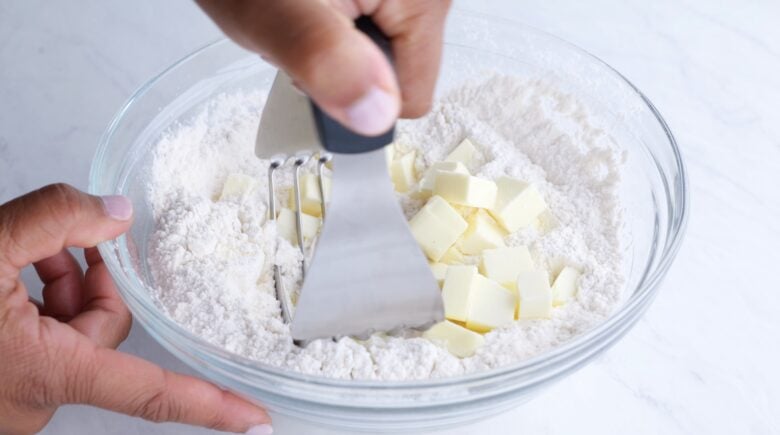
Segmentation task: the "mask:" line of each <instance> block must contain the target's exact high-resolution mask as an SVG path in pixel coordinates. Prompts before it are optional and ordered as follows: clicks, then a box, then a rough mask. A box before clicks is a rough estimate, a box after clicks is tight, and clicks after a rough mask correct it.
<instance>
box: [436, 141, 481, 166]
mask: <svg viewBox="0 0 780 435" xmlns="http://www.w3.org/2000/svg"><path fill="white" fill-rule="evenodd" d="M476 151H477V149H476V148H475V147H474V144H472V143H471V141H470V140H469V139H468V138H466V139H463V140H462V141H461V142H460V144H459V145H458V146H456V147H455V149H454V150H452V152H450V154H449V155H448V156H447V158H446V159H444V160H445V161H447V162H460V163H463V164H464V165H466V166H469V165H470V164H471V161H472V159H473V158H474V153H475V152H476Z"/></svg>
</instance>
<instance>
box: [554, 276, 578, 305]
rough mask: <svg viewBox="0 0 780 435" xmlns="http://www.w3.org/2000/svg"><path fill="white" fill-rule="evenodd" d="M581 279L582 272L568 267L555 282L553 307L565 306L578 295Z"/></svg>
mask: <svg viewBox="0 0 780 435" xmlns="http://www.w3.org/2000/svg"><path fill="white" fill-rule="evenodd" d="M579 279H580V271H579V270H577V269H575V268H573V267H569V266H566V267H564V268H563V270H561V273H559V274H558V276H557V277H556V278H555V282H553V286H552V293H553V305H554V306H556V307H557V306H559V305H563V304H565V303H566V301H568V300H569V299H571V298H572V297H574V295H575V294H577V281H578V280H579Z"/></svg>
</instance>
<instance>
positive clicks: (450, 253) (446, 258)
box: [439, 246, 463, 265]
mask: <svg viewBox="0 0 780 435" xmlns="http://www.w3.org/2000/svg"><path fill="white" fill-rule="evenodd" d="M439 262H440V263H444V264H448V265H450V264H463V253H462V252H460V250H458V248H457V247H455V246H452V247H450V249H448V250H447V252H445V253H444V255H442V256H441V258H440V259H439Z"/></svg>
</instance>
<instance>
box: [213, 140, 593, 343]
mask: <svg viewBox="0 0 780 435" xmlns="http://www.w3.org/2000/svg"><path fill="white" fill-rule="evenodd" d="M386 150H387V161H388V170H389V171H390V176H391V179H392V181H393V184H394V186H395V189H396V190H397V191H398V192H399V193H403V194H409V195H410V196H412V197H414V198H418V199H424V200H426V201H427V202H426V203H425V205H424V206H423V207H422V208H421V209H420V211H419V212H417V214H416V215H415V216H414V217H412V219H411V220H410V221H409V226H410V228H411V231H412V234H413V235H414V237H415V239H416V240H417V242H418V243H419V244H420V247H421V248H422V250H423V252H424V253H425V255H426V256H427V257H428V260H429V262H430V266H431V270H432V272H433V275H434V276H435V277H436V279H437V280H438V282H439V285H440V286H441V288H442V298H443V301H444V311H445V317H446V320H445V321H443V322H441V323H439V324H437V325H434V326H433V327H432V328H430V329H429V330H428V331H426V332H425V333H424V334H423V336H424V337H426V338H428V339H430V340H433V341H437V342H441V343H442V344H444V345H446V347H447V349H448V350H449V351H450V352H451V353H452V354H453V355H456V356H458V357H467V356H471V355H473V354H474V352H475V351H476V349H477V348H478V347H479V346H481V345H482V344H483V343H484V338H483V336H482V334H483V333H486V332H489V331H491V330H493V329H495V328H499V327H502V326H507V325H509V324H510V323H512V322H513V321H515V320H517V319H544V318H549V317H550V315H551V312H552V309H553V307H554V306H559V305H562V304H564V303H566V301H567V300H569V299H570V298H572V297H573V296H574V295H575V294H576V291H577V282H578V280H579V276H580V272H579V271H578V270H577V269H575V268H573V267H569V266H567V267H564V268H563V270H562V271H560V272H559V273H558V275H557V277H556V278H555V280H554V281H553V283H552V285H551V284H550V277H549V275H548V272H547V271H545V270H542V269H539V268H537V267H536V266H535V264H534V261H533V259H532V258H531V254H530V252H529V251H528V249H527V248H526V247H525V246H506V243H505V239H506V237H507V236H508V235H510V234H512V233H514V232H515V231H518V230H520V229H522V228H525V227H528V226H529V225H531V224H533V223H534V222H536V221H537V220H538V218H539V216H540V215H541V214H542V213H543V212H544V211H545V210H546V209H547V205H546V203H545V201H544V199H543V198H542V196H541V194H540V193H539V191H538V190H537V189H536V188H535V187H534V186H533V185H531V184H528V183H525V182H523V181H521V180H516V179H513V178H509V177H501V178H498V179H497V180H495V181H493V180H487V179H484V178H479V177H475V176H473V175H471V174H470V173H469V170H468V167H470V166H471V165H472V163H473V157H474V154H475V152H476V148H475V147H474V145H473V144H472V142H471V141H470V140H469V139H465V140H463V142H461V143H460V144H459V145H458V146H457V147H456V148H455V149H454V150H453V151H452V152H451V153H450V154H449V155H448V156H447V158H446V159H445V160H444V161H442V162H437V163H434V164H433V165H431V166H430V167H429V168H427V170H426V171H425V172H424V174H423V175H422V177H421V178H420V179H418V176H417V173H416V170H415V160H416V155H415V151H413V150H412V151H407V152H403V150H402V149H401V148H400V147H395V146H393V145H389V146H388V147H387V148H386ZM330 183H331V181H330V178H327V177H326V178H325V179H324V180H323V185H324V189H323V190H324V196H325V198H323V197H322V196H323V194H321V193H320V189H319V186H318V183H317V178H316V175H313V174H304V175H303V176H302V177H301V181H300V195H301V212H302V213H301V229H302V233H303V234H302V236H303V239H304V243H306V242H308V241H310V240H312V239H313V238H314V237H316V236H317V233H318V232H319V229H320V226H321V224H322V208H323V207H324V204H326V203H328V201H329V196H330ZM255 185H256V181H255V180H254V179H252V178H251V177H248V176H245V175H242V174H232V175H230V176H229V177H228V178H227V180H226V182H225V184H224V186H223V189H222V193H221V194H220V198H219V199H220V200H223V199H230V198H235V197H240V196H243V195H246V194H247V193H249V192H251V191H253V190H254V188H255V187H256V186H255ZM288 203H289V204H290V207H294V206H295V201H294V200H293V192H292V189H290V200H289V201H288ZM277 231H278V233H279V235H280V236H282V237H284V238H285V239H287V240H288V241H289V242H290V243H292V244H293V245H297V243H298V242H297V239H298V238H297V232H296V223H295V211H294V209H293V208H281V209H280V210H279V212H278V215H277ZM475 258H476V261H475ZM467 259H468V261H467Z"/></svg>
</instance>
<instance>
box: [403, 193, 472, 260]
mask: <svg viewBox="0 0 780 435" xmlns="http://www.w3.org/2000/svg"><path fill="white" fill-rule="evenodd" d="M409 227H410V229H411V231H412V235H413V236H414V238H415V239H416V240H417V243H419V244H420V246H421V247H422V249H423V252H425V255H427V256H428V259H430V260H431V261H434V262H437V261H439V260H440V259H441V257H442V256H444V253H446V252H447V250H448V249H450V247H451V246H452V245H453V244H454V243H455V241H457V240H458V237H460V235H461V234H463V232H464V231H466V228H467V227H468V223H466V221H465V220H464V219H463V218H462V217H460V215H459V214H458V212H457V211H455V209H453V208H452V206H451V205H449V204H447V201H445V200H443V199H442V198H441V197H438V196H434V197H432V198H431V199H430V200H429V201H428V203H427V204H425V206H423V208H422V209H420V211H419V212H417V214H416V215H414V217H412V219H411V220H410V221H409Z"/></svg>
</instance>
